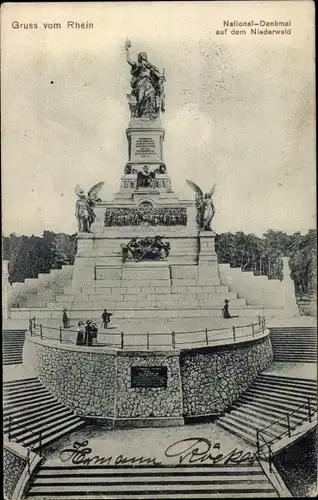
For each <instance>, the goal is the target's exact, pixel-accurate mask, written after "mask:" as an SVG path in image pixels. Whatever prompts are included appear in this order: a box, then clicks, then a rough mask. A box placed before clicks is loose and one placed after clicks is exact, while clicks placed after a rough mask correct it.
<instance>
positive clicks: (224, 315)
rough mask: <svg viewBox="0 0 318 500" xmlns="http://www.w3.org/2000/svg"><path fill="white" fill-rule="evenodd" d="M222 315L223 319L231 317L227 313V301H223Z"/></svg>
mask: <svg viewBox="0 0 318 500" xmlns="http://www.w3.org/2000/svg"><path fill="white" fill-rule="evenodd" d="M222 315H223V318H225V319H229V318H231V315H230V313H229V301H228V300H227V299H225V301H224V307H223V309H222Z"/></svg>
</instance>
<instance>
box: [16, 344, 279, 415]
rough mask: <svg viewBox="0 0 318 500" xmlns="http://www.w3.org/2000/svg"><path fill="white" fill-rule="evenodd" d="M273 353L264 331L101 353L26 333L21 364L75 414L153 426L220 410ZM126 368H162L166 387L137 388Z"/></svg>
mask: <svg viewBox="0 0 318 500" xmlns="http://www.w3.org/2000/svg"><path fill="white" fill-rule="evenodd" d="M272 358H273V353H272V347H271V343H270V339H269V335H267V336H265V337H264V338H262V339H258V340H256V341H255V340H253V341H252V342H251V341H249V342H246V343H241V344H238V345H227V346H218V347H206V348H200V349H192V350H190V349H187V350H185V351H181V352H179V351H177V350H176V351H133V352H132V351H116V350H107V351H106V350H103V351H101V350H99V348H89V347H75V346H68V345H65V344H64V345H63V344H62V345H60V344H57V343H55V342H48V341H45V340H40V339H38V338H36V339H35V338H34V337H30V336H28V337H27V339H26V342H25V346H24V363H25V365H26V367H27V368H28V369H29V370H31V371H33V372H34V373H35V374H37V375H38V377H39V379H40V380H41V382H42V383H43V384H44V385H45V386H46V388H47V389H48V390H49V391H50V392H51V394H52V395H54V396H55V397H56V398H57V399H58V400H59V401H60V402H62V403H64V404H65V405H66V406H68V407H69V408H71V409H73V410H74V411H75V412H76V413H77V414H78V415H80V416H87V417H91V418H108V419H112V420H113V421H114V422H116V421H117V422H118V425H122V424H123V422H124V421H128V420H130V424H129V425H134V422H136V425H140V422H141V421H142V420H143V419H144V422H141V425H144V423H145V422H146V421H147V419H148V424H147V425H149V423H150V425H157V424H156V419H157V421H158V422H159V421H160V422H162V421H163V420H165V422H166V423H164V425H172V423H171V422H174V425H180V424H181V423H182V422H183V420H182V418H183V417H192V416H201V415H218V414H220V413H222V412H223V411H224V410H225V409H226V408H227V407H228V406H229V405H230V404H231V403H232V402H233V401H234V400H235V399H236V398H237V397H239V396H240V395H241V394H242V393H243V392H244V391H245V390H246V389H247V388H248V387H249V385H250V384H251V383H252V382H253V380H254V379H255V377H256V376H257V375H258V373H260V372H261V371H262V370H264V369H265V368H267V367H268V366H269V365H270V363H271V362H272ZM132 367H139V368H140V369H142V368H143V367H150V368H151V367H156V368H158V367H160V369H161V368H163V369H164V370H166V386H162V387H140V386H139V387H135V386H134V384H132V376H131V368H132ZM132 421H133V422H132ZM137 421H139V424H138V423H137ZM169 422H170V424H169ZM124 424H125V422H124ZM124 424H123V425H124ZM158 425H159V424H158ZM160 425H161V424H160Z"/></svg>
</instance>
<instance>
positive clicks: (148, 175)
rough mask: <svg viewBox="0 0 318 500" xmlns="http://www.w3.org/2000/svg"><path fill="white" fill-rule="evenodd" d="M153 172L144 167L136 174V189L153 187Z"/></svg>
mask: <svg viewBox="0 0 318 500" xmlns="http://www.w3.org/2000/svg"><path fill="white" fill-rule="evenodd" d="M155 176H156V174H155V172H151V171H149V167H148V166H147V165H145V166H144V167H143V168H142V170H139V172H138V173H137V188H139V187H151V188H153V187H154V180H155Z"/></svg>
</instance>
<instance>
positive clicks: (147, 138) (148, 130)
mask: <svg viewBox="0 0 318 500" xmlns="http://www.w3.org/2000/svg"><path fill="white" fill-rule="evenodd" d="M126 135H127V139H128V164H129V165H131V166H132V167H134V166H135V167H139V166H140V165H141V166H142V165H145V164H151V165H158V166H159V165H160V164H161V163H163V140H164V129H163V128H162V126H161V122H160V120H159V119H157V120H147V119H142V118H132V119H131V120H130V122H129V126H128V128H127V130H126Z"/></svg>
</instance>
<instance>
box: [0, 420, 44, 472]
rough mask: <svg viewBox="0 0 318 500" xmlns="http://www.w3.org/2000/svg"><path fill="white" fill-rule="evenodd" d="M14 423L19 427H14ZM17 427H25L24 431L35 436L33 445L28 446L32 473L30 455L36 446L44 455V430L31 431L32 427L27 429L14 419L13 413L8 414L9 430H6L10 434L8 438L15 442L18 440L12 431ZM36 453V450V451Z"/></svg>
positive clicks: (28, 464)
mask: <svg viewBox="0 0 318 500" xmlns="http://www.w3.org/2000/svg"><path fill="white" fill-rule="evenodd" d="M13 424H16V426H17V427H15V429H12V425H13ZM17 428H19V430H20V429H23V430H24V431H26V432H28V433H30V434H31V437H33V438H35V439H36V440H35V442H34V443H33V444H32V445H31V446H27V447H26V448H27V470H28V474H29V475H30V473H31V471H30V467H31V458H30V455H31V452H32V451H33V450H35V448H36V449H37V450H36V452H37V453H38V455H39V456H40V457H41V456H42V443H43V439H42V432H33V431H31V429H27V428H26V427H24V426H23V425H21V424H19V423H18V422H15V421H14V418H13V417H12V415H9V416H8V430H7V431H6V430H5V431H4V432H5V434H7V435H8V440H9V441H15V442H18V441H16V439H15V438H14V437H13V436H12V433H13V432H14V430H16V429H17ZM18 443H19V444H21V445H22V446H23V443H22V442H20V441H19V442H18ZM34 453H35V451H34Z"/></svg>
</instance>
